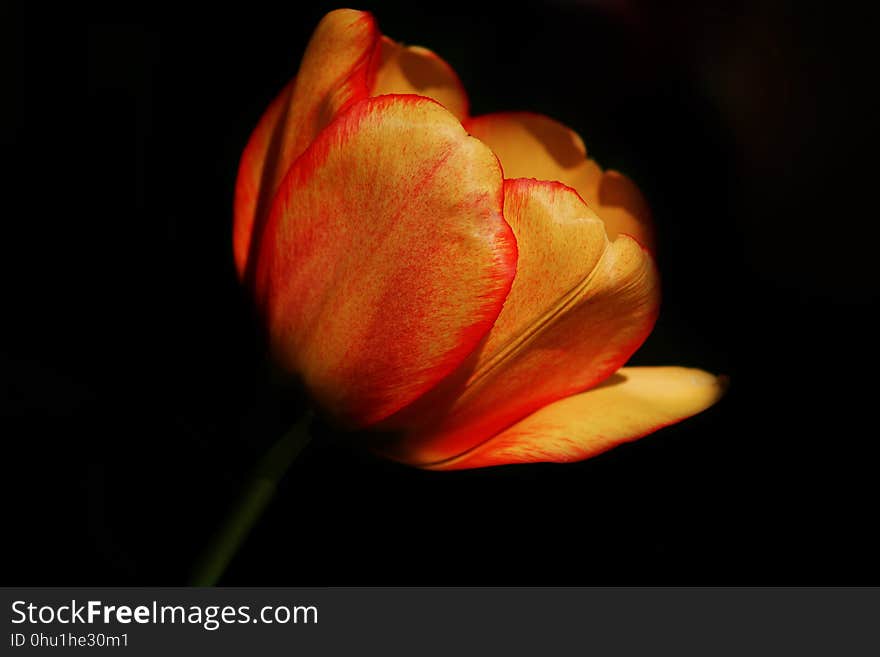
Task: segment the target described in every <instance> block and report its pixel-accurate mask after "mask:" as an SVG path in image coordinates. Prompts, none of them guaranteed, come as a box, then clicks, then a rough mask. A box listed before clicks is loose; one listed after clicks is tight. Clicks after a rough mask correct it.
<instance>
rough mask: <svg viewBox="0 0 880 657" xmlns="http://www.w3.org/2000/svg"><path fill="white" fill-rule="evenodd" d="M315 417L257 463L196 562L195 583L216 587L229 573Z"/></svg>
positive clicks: (304, 420)
mask: <svg viewBox="0 0 880 657" xmlns="http://www.w3.org/2000/svg"><path fill="white" fill-rule="evenodd" d="M311 419H312V414H311V412H308V413H306V414H305V415H304V416H303V417H302V418H300V420H299V421H297V422H296V423H295V424H294V425H293V426H292V427H290V429H289V430H288V431H287V432H286V433H285V434H284V435H283V436H281V438H280V439H279V440H278V442H276V443H275V444H274V445H272V447H270V448H269V451H267V452H266V453H265V454H264V455H263V458H262V459H260V461H259V462H258V463H257V465H256V467H255V468H254V471H253V474H252V475H251V477H250V480H249V482H248V483H247V484H246V485H245V488H244V490H243V491H242V494H241V497H239V499H238V502H237V503H236V505H235V506H234V507H233V508H232V509H231V510H230V512H229V515H228V516H227V517H226V520H225V521H224V523H223V525H222V526H221V527H220V529H219V531H218V532H217V533H216V534H215V536H214V538H213V539H212V540H211V542H210V543H209V544H208V547H207V549H206V550H205V551H204V552H203V553H202V556H201V557H200V558H199V560H198V562H197V563H196V567H195V569H194V570H193V573H192V576H191V577H190V582H189V583H190V585H191V586H214V585H216V584H217V581H218V580H219V579H220V578H221V577H222V576H223V573H224V572H226V568H227V567H228V566H229V563H230V562H231V561H232V559H233V557H235V554H236V552H238V549H239V548H240V547H241V545H242V543H244V541H245V539H246V538H247V536H248V534H249V533H250V531H251V529H253V527H254V525H255V524H257V520H259V519H260V516H261V515H262V514H263V511H265V509H266V507H267V506H269V502H271V501H272V498H273V497H274V495H275V490H276V489H277V488H278V483H279V482H280V481H281V480H282V479H283V478H284V475H285V473H286V472H287V471H288V469H289V468H290V465H291V464H292V463H293V462H294V460H295V459H296V457H297V456H299V453H300V452H301V451H302V450H303V448H304V447H305V446H306V445H307V444H308V442H309V440H310V438H311V434H310V433H309V425H310V423H311Z"/></svg>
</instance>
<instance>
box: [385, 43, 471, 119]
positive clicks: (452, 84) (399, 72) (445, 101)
mask: <svg viewBox="0 0 880 657" xmlns="http://www.w3.org/2000/svg"><path fill="white" fill-rule="evenodd" d="M380 94H417V95H419V96H427V97H428V98H433V99H434V100H436V101H437V102H438V103H440V104H441V105H443V106H444V107H446V109H448V110H449V111H450V112H452V113H453V114H455V116H457V117H458V118H459V119H464V118H465V117H466V116H467V113H468V97H467V93H465V90H464V86H462V84H461V80H460V79H459V78H458V75H456V73H455V71H454V70H453V68H452V67H451V66H450V65H449V64H447V63H446V62H445V61H444V60H443V59H441V58H440V57H439V56H437V55H436V54H434V53H433V52H432V51H430V50H428V49H427V48H422V47H421V46H404V45H402V44H400V43H397V42H396V41H392V40H391V39H389V38H388V37H385V36H383V37H382V53H381V60H380V64H379V67H378V70H377V71H376V80H375V82H374V84H373V90H372V95H374V96H378V95H380Z"/></svg>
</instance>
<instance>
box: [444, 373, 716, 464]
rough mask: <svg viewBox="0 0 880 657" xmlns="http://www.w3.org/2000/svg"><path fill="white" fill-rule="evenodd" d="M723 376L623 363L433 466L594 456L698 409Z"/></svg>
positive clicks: (562, 460) (710, 400) (708, 402)
mask: <svg viewBox="0 0 880 657" xmlns="http://www.w3.org/2000/svg"><path fill="white" fill-rule="evenodd" d="M724 387H725V381H724V379H722V378H719V377H716V376H713V375H711V374H709V373H707V372H704V371H702V370H696V369H687V368H683V367H625V368H623V369H622V370H620V371H619V372H618V373H617V374H615V375H614V376H613V377H611V378H610V379H608V380H607V381H606V382H605V383H603V384H602V385H601V386H599V387H597V388H594V389H592V390H589V391H587V392H583V393H581V394H578V395H574V396H572V397H568V398H566V399H562V400H560V401H557V402H555V403H553V404H549V405H548V406H545V407H544V408H542V409H541V410H539V411H537V412H536V413H533V414H531V415H530V416H528V417H527V418H525V419H524V420H521V421H520V422H517V423H516V424H514V425H513V426H511V427H510V428H508V429H506V430H504V431H502V432H501V433H499V434H498V435H497V436H495V437H494V438H491V439H489V440H487V441H486V442H484V443H482V444H481V445H479V446H477V447H475V448H474V449H472V450H471V451H469V452H467V453H466V454H463V455H461V456H459V457H457V458H454V459H451V460H449V461H446V462H442V463H436V464H433V465H431V466H429V467H431V468H432V469H436V470H458V469H464V468H481V467H486V466H490V465H504V464H507V463H530V462H536V461H550V462H557V463H565V462H570V461H581V460H583V459H588V458H591V457H593V456H596V455H597V454H600V453H602V452H604V451H606V450H609V449H611V448H612V447H616V446H617V445H620V444H621V443H625V442H629V441H632V440H635V439H637V438H641V437H642V436H645V435H647V434H649V433H652V432H654V431H657V430H658V429H660V428H662V427H665V426H668V425H670V424H674V423H676V422H680V421H681V420H684V419H686V418H688V417H691V416H692V415H696V414H697V413H699V412H700V411H703V410H705V409H707V408H709V407H710V406H712V404H714V403H715V402H717V401H718V400H719V399H720V398H721V396H722V395H723V393H724Z"/></svg>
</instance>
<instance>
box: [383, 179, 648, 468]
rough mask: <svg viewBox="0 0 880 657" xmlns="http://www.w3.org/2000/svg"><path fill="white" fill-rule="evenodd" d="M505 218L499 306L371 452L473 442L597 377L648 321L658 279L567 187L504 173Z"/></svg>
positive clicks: (399, 452)
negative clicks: (512, 265)
mask: <svg viewBox="0 0 880 657" xmlns="http://www.w3.org/2000/svg"><path fill="white" fill-rule="evenodd" d="M504 214H505V217H506V219H507V220H508V222H509V223H510V225H511V227H512V228H513V231H514V234H515V235H516V239H517V245H518V248H519V261H518V268H517V276H516V279H515V281H514V283H513V288H512V289H511V292H510V295H509V297H508V299H507V301H506V302H505V304H504V309H503V311H502V312H501V315H500V316H499V317H498V320H497V321H496V323H495V326H494V328H493V329H492V331H491V332H490V333H489V335H488V336H487V338H486V340H485V341H484V342H483V345H482V347H481V349H480V350H479V352H478V353H477V354H475V356H474V357H473V358H472V359H471V360H470V361H469V362H468V363H467V364H466V365H464V366H463V369H464V370H465V371H464V372H459V374H458V375H456V376H454V377H451V378H450V379H449V382H446V383H444V385H442V386H440V387H438V389H437V390H436V391H432V392H431V393H430V394H429V395H426V396H425V398H424V399H423V400H420V401H419V402H417V403H416V404H415V405H414V406H413V408H412V409H407V411H405V412H404V413H401V414H400V415H399V416H398V417H396V418H392V420H391V421H390V422H389V423H388V425H387V428H389V429H395V430H398V431H400V430H403V431H404V432H405V435H404V437H403V438H402V439H400V440H398V441H396V442H394V443H392V444H391V445H386V446H384V447H382V448H380V449H381V450H382V451H383V452H384V453H386V454H387V455H388V456H391V457H392V458H397V459H398V460H402V461H405V462H407V463H413V464H417V465H418V464H424V463H432V462H436V461H441V460H444V459H448V458H451V457H453V456H456V455H458V454H460V453H462V452H465V451H467V450H468V449H471V448H473V447H474V446H475V445H478V444H479V443H481V442H483V441H484V440H486V439H488V438H490V437H492V436H494V435H495V434H497V433H498V432H499V431H501V430H502V429H504V428H506V427H508V426H510V425H511V424H512V423H514V422H516V421H518V420H521V419H522V418H524V417H525V416H527V415H528V414H529V413H532V412H534V411H536V410H537V409H539V408H541V407H543V406H545V405H546V404H549V403H551V402H554V401H556V400H558V399H561V398H563V397H567V396H569V395H571V394H574V393H577V392H581V391H583V390H586V389H588V388H591V387H593V386H595V385H597V384H599V383H600V382H601V381H603V380H604V379H605V378H607V377H608V376H610V375H611V374H612V373H614V372H615V371H617V369H618V368H620V367H621V365H623V364H624V363H625V362H626V361H627V359H629V357H630V356H631V355H632V353H633V352H634V351H635V350H636V349H637V348H638V347H639V346H640V345H641V344H642V342H643V341H644V340H645V338H646V337H647V336H648V334H649V333H650V331H651V328H652V327H653V325H654V321H655V319H656V316H657V310H658V306H659V282H658V278H657V273H656V269H655V267H654V264H653V262H652V260H651V257H650V255H649V254H648V253H647V252H646V251H645V250H644V249H643V248H642V247H641V246H640V245H639V244H638V243H637V242H636V241H635V240H633V239H632V238H630V237H627V236H625V235H621V236H620V237H618V238H617V240H615V241H614V242H609V241H608V239H607V238H606V236H605V230H604V226H603V224H602V222H601V221H600V220H599V219H598V218H597V217H596V216H595V215H594V214H593V213H592V211H591V210H590V209H589V208H588V207H587V206H586V204H585V203H584V202H583V201H582V200H581V198H580V197H579V196H578V195H577V193H576V192H575V191H574V190H572V189H571V188H568V187H566V186H565V185H562V184H560V183H550V182H542V181H535V180H522V179H521V180H507V181H505V201H504ZM448 400H454V401H451V402H449V401H448Z"/></svg>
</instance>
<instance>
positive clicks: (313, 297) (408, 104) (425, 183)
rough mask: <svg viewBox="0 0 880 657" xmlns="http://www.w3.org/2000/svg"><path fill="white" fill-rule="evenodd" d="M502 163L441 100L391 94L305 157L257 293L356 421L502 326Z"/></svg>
mask: <svg viewBox="0 0 880 657" xmlns="http://www.w3.org/2000/svg"><path fill="white" fill-rule="evenodd" d="M502 203H503V182H502V175H501V169H500V167H499V165H498V161H497V159H496V158H495V156H494V155H493V154H492V152H491V151H490V150H489V149H488V148H487V147H486V146H485V145H484V144H482V143H481V142H480V141H478V140H476V139H473V138H471V137H469V136H468V135H467V133H466V132H465V131H464V129H463V128H462V126H461V123H460V122H459V121H458V120H457V119H456V118H455V116H453V115H452V114H451V113H449V112H448V111H447V110H445V109H444V108H443V107H442V106H440V105H439V104H437V103H435V102H434V101H432V100H429V99H427V98H422V97H419V96H380V97H377V98H371V99H369V100H365V101H362V102H361V103H359V104H357V105H355V106H354V107H352V108H351V109H350V110H348V111H347V112H344V113H342V114H340V115H339V117H338V118H337V119H336V120H335V121H334V122H333V123H331V124H330V125H329V126H328V127H327V128H325V129H324V130H323V131H322V132H321V133H320V134H319V135H318V137H317V138H316V139H315V141H314V142H313V143H312V145H311V146H310V147H309V148H308V150H306V152H305V153H304V154H303V155H302V156H301V157H300V158H299V159H298V160H297V161H296V162H295V163H294V165H293V166H292V167H291V169H290V171H289V173H288V175H287V177H286V178H285V180H284V182H283V183H282V186H281V188H280V189H279V192H278V196H277V198H276V201H275V204H274V205H273V208H272V211H271V214H270V217H269V221H268V224H267V227H266V232H265V236H264V239H263V244H262V248H261V251H260V256H259V261H258V270H257V281H256V282H257V293H258V300H259V301H260V303H261V307H262V308H263V309H264V310H265V312H266V313H267V316H268V317H267V319H268V326H269V332H270V338H271V342H272V345H273V349H274V351H275V352H276V355H277V357H278V359H279V360H280V362H281V363H282V364H283V365H285V366H287V367H288V368H289V369H290V370H292V371H296V372H299V373H300V374H301V375H302V376H303V378H304V380H305V382H306V384H307V385H308V387H309V388H310V390H311V391H312V393H313V394H314V395H315V397H316V398H317V399H318V400H319V401H320V402H321V403H322V404H323V405H324V406H325V407H326V408H328V409H330V410H332V411H333V412H334V413H335V414H337V415H340V416H342V417H343V418H346V419H347V420H348V421H349V422H350V423H352V424H354V425H356V426H365V425H369V424H372V423H374V422H376V421H378V420H381V419H382V418H384V417H386V416H387V415H389V414H391V413H393V412H395V411H397V410H398V409H399V408H401V407H402V406H404V405H406V404H408V403H410V402H412V401H413V400H414V399H415V398H417V397H419V396H420V395H421V394H422V393H424V392H425V391H426V390H428V389H429V388H431V387H433V386H434V385H435V384H436V383H437V382H438V381H440V380H441V379H443V378H444V377H445V376H447V375H448V374H449V373H450V372H451V371H453V370H454V369H455V368H456V367H458V365H459V364H460V363H461V362H462V361H463V360H464V359H465V358H466V357H467V356H468V354H469V353H470V352H471V351H473V349H474V348H475V347H476V346H477V344H478V342H479V341H480V340H481V339H482V338H483V336H484V335H485V334H486V332H487V331H488V330H489V329H490V328H491V326H492V325H493V323H494V322H495V319H496V318H497V316H498V313H499V312H500V309H501V306H502V304H503V302H504V299H505V297H506V296H507V294H508V292H509V290H510V286H511V283H512V280H513V276H514V273H515V269H516V242H515V239H514V236H513V233H512V231H511V229H510V226H508V224H507V222H506V221H505V220H504V217H503V216H502Z"/></svg>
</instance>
